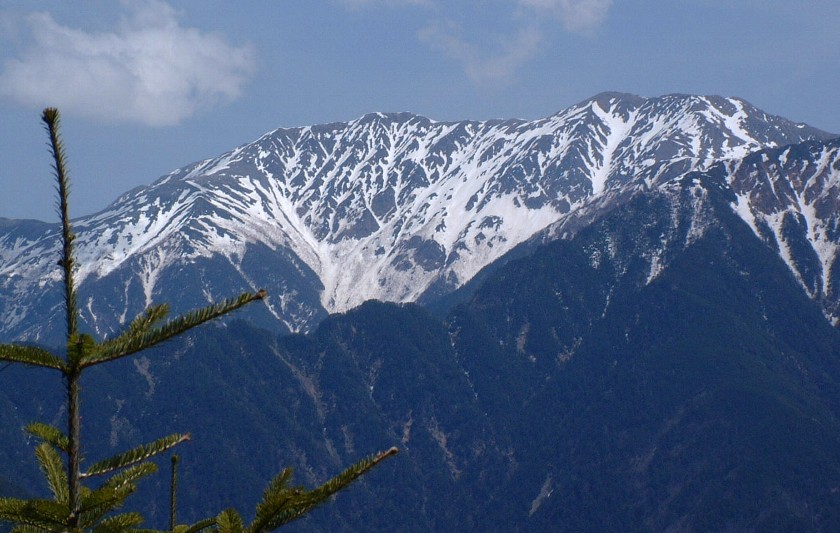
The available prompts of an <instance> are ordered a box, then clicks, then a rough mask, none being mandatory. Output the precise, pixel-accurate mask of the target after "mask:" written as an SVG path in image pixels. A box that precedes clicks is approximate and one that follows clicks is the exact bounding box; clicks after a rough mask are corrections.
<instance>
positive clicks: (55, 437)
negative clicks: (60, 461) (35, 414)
mask: <svg viewBox="0 0 840 533" xmlns="http://www.w3.org/2000/svg"><path fill="white" fill-rule="evenodd" d="M25 429H26V432H27V433H29V434H30V435H32V436H33V437H38V438H39V439H41V440H42V441H44V442H48V443H50V444H52V445H53V446H55V447H56V448H58V449H59V450H61V451H63V452H67V450H68V449H69V447H70V439H68V438H67V435H65V434H64V433H62V432H61V430H60V429H58V428H57V427H55V426H51V425H49V424H44V423H43V422H33V423H31V424H29V425H28V426H26V428H25Z"/></svg>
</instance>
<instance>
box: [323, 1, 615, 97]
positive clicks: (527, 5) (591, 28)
mask: <svg viewBox="0 0 840 533" xmlns="http://www.w3.org/2000/svg"><path fill="white" fill-rule="evenodd" d="M336 1H338V2H339V3H340V4H343V5H344V6H345V7H348V8H352V9H362V8H366V7H369V8H373V7H381V6H388V7H392V8H395V7H401V6H408V5H414V6H425V7H427V8H429V9H426V10H425V16H426V20H425V21H422V22H421V24H423V29H422V30H420V31H419V32H418V35H419V38H420V40H421V41H422V42H424V43H425V44H426V45H428V46H429V47H430V48H432V49H433V50H437V51H439V52H442V53H443V54H444V55H446V56H447V57H449V58H451V59H453V60H455V61H457V62H459V63H460V64H462V65H463V67H464V72H465V73H466V74H467V76H468V77H469V78H470V79H472V80H473V81H475V82H477V83H484V82H497V83H504V82H507V81H509V80H511V79H512V78H513V77H514V76H515V75H516V72H517V71H518V70H519V69H520V68H522V67H523V66H524V65H526V64H527V63H528V62H530V61H531V60H533V59H534V57H535V56H536V55H537V54H539V52H540V50H541V47H543V46H545V44H546V43H547V42H548V41H549V38H550V37H551V35H552V33H555V32H556V31H557V29H558V28H561V29H560V31H565V32H570V33H577V34H583V35H592V34H593V33H594V32H595V31H596V30H597V29H598V28H599V27H600V26H601V24H602V23H603V22H604V20H605V19H606V17H607V15H608V12H609V9H610V7H611V5H612V0H497V1H495V2H492V4H493V5H492V7H491V6H488V5H486V4H484V3H482V2H476V3H475V5H474V7H466V8H465V7H464V6H458V8H457V9H454V7H455V6H454V5H453V4H450V3H449V2H450V1H451V0H336ZM487 9H492V10H493V11H497V12H499V13H502V14H507V17H509V23H508V24H507V28H509V30H507V31H502V32H501V33H499V31H498V28H494V29H492V30H491V29H489V28H488V29H487V30H483V29H482V28H481V27H478V26H477V25H476V23H475V21H478V20H482V16H480V15H481V14H482V10H487ZM456 13H457V15H456ZM471 13H472V14H475V15H477V16H475V17H474V18H470V14H471ZM457 17H460V18H457ZM421 20H422V19H421ZM558 23H559V24H558ZM490 31H493V32H496V33H493V34H490V33H489V32H490ZM467 35H469V36H470V37H466V36H467Z"/></svg>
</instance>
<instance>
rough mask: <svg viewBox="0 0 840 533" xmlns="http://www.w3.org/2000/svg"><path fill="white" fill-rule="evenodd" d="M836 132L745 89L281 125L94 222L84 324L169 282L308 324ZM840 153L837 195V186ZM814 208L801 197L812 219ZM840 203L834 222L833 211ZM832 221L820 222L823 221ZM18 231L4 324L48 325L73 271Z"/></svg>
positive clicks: (86, 252)
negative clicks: (536, 113) (535, 116)
mask: <svg viewBox="0 0 840 533" xmlns="http://www.w3.org/2000/svg"><path fill="white" fill-rule="evenodd" d="M829 137H830V135H828V134H826V133H824V132H820V131H819V130H815V129H813V128H809V127H807V126H805V125H802V124H795V123H792V122H789V121H786V120H784V119H781V118H778V117H773V116H770V115H767V114H765V113H763V112H762V111H760V110H758V109H756V108H754V107H752V106H750V105H749V104H747V103H746V102H744V101H742V100H738V99H734V98H721V97H698V96H683V95H669V96H664V97H660V98H641V97H635V96H630V95H622V94H617V93H605V94H602V95H599V96H596V97H594V98H592V99H590V100H587V101H584V102H582V103H580V104H578V105H576V106H573V107H571V108H569V109H567V110H564V111H561V112H559V113H557V114H555V115H552V116H550V117H548V118H545V119H541V120H536V121H521V120H508V121H486V122H456V123H443V122H434V121H431V120H429V119H426V118H423V117H419V116H415V115H411V114H381V113H375V114H370V115H366V116H364V117H362V118H360V119H358V120H356V121H352V122H349V123H339V124H328V125H322V126H313V127H307V128H295V129H281V130H276V131H274V132H271V133H268V134H266V135H264V136H263V137H261V138H260V139H258V140H257V141H255V142H254V143H251V144H247V145H243V146H241V147H239V148H237V149H236V150H233V151H231V152H229V153H227V154H224V155H222V156H220V157H218V158H215V159H211V160H207V161H203V162H200V163H197V164H194V165H191V166H188V167H185V168H184V169H181V170H178V171H175V172H173V173H172V174H170V175H168V176H166V177H164V178H162V179H161V180H159V181H157V182H156V183H154V184H153V185H151V186H149V187H143V188H139V189H136V190H134V191H131V192H129V193H127V194H125V195H123V196H122V197H120V198H119V199H118V200H117V201H116V202H115V203H114V204H113V205H112V206H111V207H109V208H108V209H106V210H105V211H103V212H101V213H98V214H96V215H92V216H89V217H83V218H81V219H79V220H77V221H75V229H76V231H77V233H78V236H79V238H78V241H77V242H78V255H79V257H78V259H79V264H81V265H82V267H81V270H80V271H79V280H80V282H81V287H80V294H86V295H89V296H87V297H85V301H84V303H83V309H84V310H83V315H84V316H83V318H84V320H85V321H86V322H87V324H88V325H89V327H91V328H92V329H94V330H96V331H98V332H99V333H100V334H104V333H107V332H110V331H113V330H114V328H116V327H117V326H118V323H119V322H121V321H124V320H126V319H129V318H131V317H132V316H134V315H135V314H136V313H138V312H139V311H141V310H142V308H143V307H145V306H146V305H148V304H150V303H152V302H154V301H158V300H160V299H162V298H161V295H162V294H167V295H168V296H167V299H170V300H172V299H173V296H174V299H175V300H176V302H177V304H178V306H183V307H187V306H189V305H201V304H202V303H205V302H207V301H209V300H211V299H213V298H214V297H218V296H219V295H221V294H229V293H232V292H237V291H239V290H246V289H251V288H254V287H256V286H260V287H265V288H267V289H268V290H269V293H270V294H271V295H272V298H271V299H270V300H269V303H268V310H267V311H266V312H263V315H264V316H262V317H261V318H259V319H258V320H259V321H261V323H264V324H268V323H272V322H274V323H276V322H277V321H279V322H280V323H282V324H285V326H286V327H288V328H289V329H292V330H298V329H307V328H309V327H311V325H312V324H314V323H317V321H318V320H320V319H321V318H322V317H323V316H325V314H326V312H334V311H341V310H345V309H348V308H350V307H352V306H354V305H358V304H359V303H361V302H362V301H365V300H367V299H371V298H375V299H381V300H389V301H415V300H418V299H420V298H423V297H424V295H425V296H427V297H428V296H429V295H434V294H444V293H446V292H448V291H451V290H453V289H455V288H457V287H459V286H461V285H462V284H463V283H465V282H466V281H468V280H469V279H470V278H472V276H474V275H475V274H476V273H477V272H478V271H479V270H480V269H481V268H483V267H485V266H486V265H488V264H490V263H492V262H493V261H495V260H496V259H498V258H500V257H502V256H503V255H504V254H505V253H506V252H508V251H509V250H511V249H512V248H513V247H514V246H516V245H517V244H519V243H521V242H523V241H525V240H527V239H529V238H531V237H532V236H533V235H535V234H536V233H537V232H539V231H541V230H544V229H546V228H548V227H549V226H551V228H552V230H551V231H548V232H547V233H546V235H555V236H562V235H564V234H565V235H566V236H568V235H570V234H571V233H570V231H572V230H575V228H579V227H582V226H585V225H586V224H588V223H590V222H591V221H592V220H594V219H596V218H597V216H599V215H600V214H601V213H603V212H607V211H609V210H610V209H612V208H614V207H615V206H616V205H620V204H621V203H623V202H625V201H627V199H628V198H630V197H632V196H633V195H634V194H636V193H639V192H643V191H646V190H650V189H651V188H656V187H659V186H661V185H663V184H665V183H668V181H669V180H673V179H675V178H677V177H679V176H681V175H683V174H685V173H686V172H690V171H693V170H707V169H710V168H711V167H713V166H714V165H715V164H717V162H718V161H731V162H733V163H731V166H729V167H727V168H728V169H730V170H731V171H732V172H735V173H736V174H737V170H738V169H739V168H741V164H740V163H737V162H740V161H741V160H742V159H743V158H745V157H747V156H748V154H750V153H751V152H754V151H756V150H760V149H763V148H768V147H780V146H784V145H789V144H793V143H800V142H804V141H808V140H812V139H827V138H829ZM814 146H819V145H814ZM826 146H828V145H826ZM794 151H795V150H794ZM797 153H798V152H797ZM832 153H833V154H834V155H833V156H832V157H834V160H833V165H834V166H833V167H832V165H825V168H827V170H825V172H824V174H826V176H827V177H826V178H824V180H823V181H824V185H825V186H826V187H827V188H828V189H830V188H831V187H832V186H833V185H832V184H834V183H836V180H837V179H836V175H837V171H836V151H834V152H832ZM791 154H792V152H791ZM791 154H789V156H790V155H791ZM795 159H796V154H792V157H790V164H794V163H793V161H794V160H795ZM744 161H747V159H745V160H744ZM737 176H738V177H737V178H733V181H732V184H733V187H734V188H736V189H738V191H739V194H740V195H741V196H740V198H742V202H741V203H737V204H736V207H737V208H738V211H739V213H741V214H742V215H743V216H745V217H746V218H747V220H749V219H750V215H749V214H750V213H752V212H753V210H755V211H756V213H764V211H761V208H760V207H753V201H754V200H753V198H752V196H749V194H753V193H754V192H755V191H756V190H757V189H756V188H755V187H753V186H751V185H750V184H751V183H753V182H755V183H761V180H760V179H758V178H757V177H755V176H747V177H746V178H745V177H744V174H743V172H742V173H741V174H737ZM780 179H783V176H782V177H781V178H780ZM751 180H753V181H751ZM758 190H763V187H758ZM746 191H752V192H750V193H749V194H747V192H746ZM823 193H826V191H823ZM823 193H820V194H822V196H821V197H823V196H825V194H823ZM755 194H756V195H757V194H758V193H757V192H755ZM799 197H801V194H800V196H798V197H797V198H799ZM759 199H760V196H755V201H759ZM760 205H764V204H763V203H761V204H760ZM810 205H812V204H811V202H810V201H808V199H807V198H806V202H805V203H795V204H793V203H791V202H787V203H786V207H785V209H787V210H789V211H790V212H791V213H792V214H791V215H790V216H791V217H794V218H796V217H795V216H794V213H801V212H802V209H803V206H805V207H807V206H810ZM835 212H836V211H835ZM821 213H822V211H821ZM806 214H808V215H809V216H810V215H811V214H812V211H808V212H807V213H806ZM813 214H815V215H816V213H813ZM752 216H753V218H755V217H758V219H760V220H765V219H766V217H764V215H755V214H754V215H752ZM767 216H770V215H769V214H768V215H767ZM803 216H804V215H803ZM825 216H826V217H828V218H825V219H822V218H820V220H821V221H823V222H820V223H821V224H824V225H827V224H828V225H830V223H831V218H830V217H831V213H828V214H826V215H825ZM767 220H769V219H767ZM797 220H798V219H797ZM834 220H836V219H834ZM815 221H816V219H814V218H813V217H811V218H806V222H813V223H812V224H811V225H810V226H808V228H813V227H814V224H815V223H816V222H815ZM776 225H777V226H778V224H776ZM801 225H802V224H800V226H801ZM4 226H6V228H0V332H2V333H0V334H2V335H3V337H6V336H7V335H8V336H9V338H10V339H11V338H30V339H37V338H48V337H49V335H50V334H51V333H50V332H48V331H45V330H44V329H43V328H42V327H41V324H44V323H47V322H49V320H50V318H51V317H59V316H60V315H59V314H58V308H57V305H58V298H57V294H56V297H55V298H53V296H51V295H47V296H45V297H41V296H40V295H41V293H42V292H43V291H42V289H44V288H46V287H48V286H50V285H52V284H54V283H57V282H58V275H59V274H58V271H57V269H55V268H53V267H54V257H56V252H55V250H56V249H57V248H56V246H57V241H56V239H55V238H56V235H57V231H56V229H54V228H53V227H51V226H49V225H37V224H36V225H33V224H28V225H27V227H24V226H22V225H19V224H15V223H14V221H12V222H9V223H7V224H4ZM789 226H791V223H788V224H787V226H786V227H789ZM756 227H757V228H758V226H756ZM770 227H771V228H772V227H774V226H773V224H770ZM780 227H781V226H780ZM826 227H828V226H826ZM808 228H806V229H805V230H804V233H803V232H801V231H800V232H799V233H800V234H802V235H804V238H805V240H806V241H807V242H804V241H802V235H800V236H799V237H797V239H798V240H797V242H798V243H799V245H798V247H799V248H802V250H803V252H802V253H803V254H804V255H808V250H807V248H809V247H810V248H811V249H815V250H816V249H817V248H819V252H818V253H817V252H815V253H817V255H818V257H819V258H820V259H819V264H820V265H821V270H822V272H823V275H822V278H821V279H823V280H827V279H830V272H831V266H832V265H833V264H835V262H833V260H832V259H831V257H832V254H834V256H836V252H837V249H836V246H834V244H831V243H836V242H837V237H836V235H833V237H832V236H831V235H828V234H827V233H819V235H818V234H817V233H816V232H815V231H813V230H812V229H808ZM786 231H787V232H783V231H782V230H781V229H780V230H779V231H778V232H775V233H774V234H776V235H778V236H779V238H778V241H779V242H781V243H782V244H783V246H782V247H781V248H780V250H781V252H782V253H783V254H784V253H785V252H784V251H785V250H788V249H789V248H790V245H789V244H785V243H789V242H791V243H792V242H793V241H790V238H792V237H790V235H792V234H793V233H791V231H789V230H786ZM572 233H573V231H572ZM765 233H766V232H765ZM794 233H796V232H794ZM786 236H788V237H786ZM821 236H825V238H823V237H821ZM820 239H822V240H820ZM788 255H790V257H791V259H790V261H789V263H790V264H791V265H794V267H795V265H796V264H798V263H797V261H799V260H798V259H793V258H792V257H793V255H791V254H788ZM808 261H809V262H808ZM808 261H806V262H807V264H808V265H811V263H813V261H810V260H808ZM800 262H801V261H800ZM803 264H805V263H803ZM795 268H798V267H795ZM801 268H807V269H810V270H808V272H811V270H814V269H813V267H812V266H808V267H801ZM826 272H827V273H828V274H825V273H826ZM809 276H811V275H810V274H809ZM811 277H813V276H811ZM806 278H807V279H809V280H810V279H811V278H810V277H807V276H806ZM806 278H803V279H806ZM804 283H805V284H807V283H809V282H807V281H806V282H804ZM812 285H813V284H812ZM816 287H817V286H816V285H814V290H812V291H811V293H812V295H813V296H814V297H821V296H820V295H821V294H824V297H822V298H823V300H824V303H825V307H826V309H827V313H828V314H829V315H831V316H834V315H835V314H836V308H837V304H836V302H835V303H832V302H833V301H834V300H836V299H837V298H836V297H835V295H836V291H834V290H833V289H832V286H831V284H830V283H827V282H826V281H823V282H822V286H821V287H822V288H821V289H820V290H821V291H822V292H820V291H818V290H817V289H816ZM51 292H57V291H51ZM832 306H833V307H832Z"/></svg>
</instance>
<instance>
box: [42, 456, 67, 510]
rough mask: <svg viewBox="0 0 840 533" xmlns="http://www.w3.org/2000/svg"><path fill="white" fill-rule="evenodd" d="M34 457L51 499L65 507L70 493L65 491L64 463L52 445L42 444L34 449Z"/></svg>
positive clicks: (65, 475)
mask: <svg viewBox="0 0 840 533" xmlns="http://www.w3.org/2000/svg"><path fill="white" fill-rule="evenodd" d="M35 457H37V458H38V464H39V465H40V466H41V471H42V472H43V473H44V477H45V478H47V484H48V485H49V486H50V492H52V494H53V498H55V501H57V502H59V503H63V504H64V505H67V504H68V503H69V502H70V493H69V492H68V490H67V471H66V470H65V469H64V463H63V462H62V460H61V457H60V456H59V455H58V452H57V451H56V450H55V448H53V447H52V445H50V444H48V443H46V442H44V443H41V444H40V445H39V446H38V447H37V448H35Z"/></svg>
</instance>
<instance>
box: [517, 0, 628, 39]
mask: <svg viewBox="0 0 840 533" xmlns="http://www.w3.org/2000/svg"><path fill="white" fill-rule="evenodd" d="M517 1H518V3H519V5H520V6H521V7H522V8H526V9H532V10H534V11H535V12H536V13H537V14H538V15H540V16H542V15H545V14H548V15H552V16H554V17H556V18H557V19H558V20H559V21H560V22H561V23H562V24H563V27H564V28H565V29H566V30H567V31H571V32H579V33H589V32H592V31H594V30H595V29H597V28H598V27H599V26H600V25H601V23H602V22H603V21H604V19H606V18H607V12H608V11H609V9H610V6H611V5H612V0H517Z"/></svg>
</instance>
